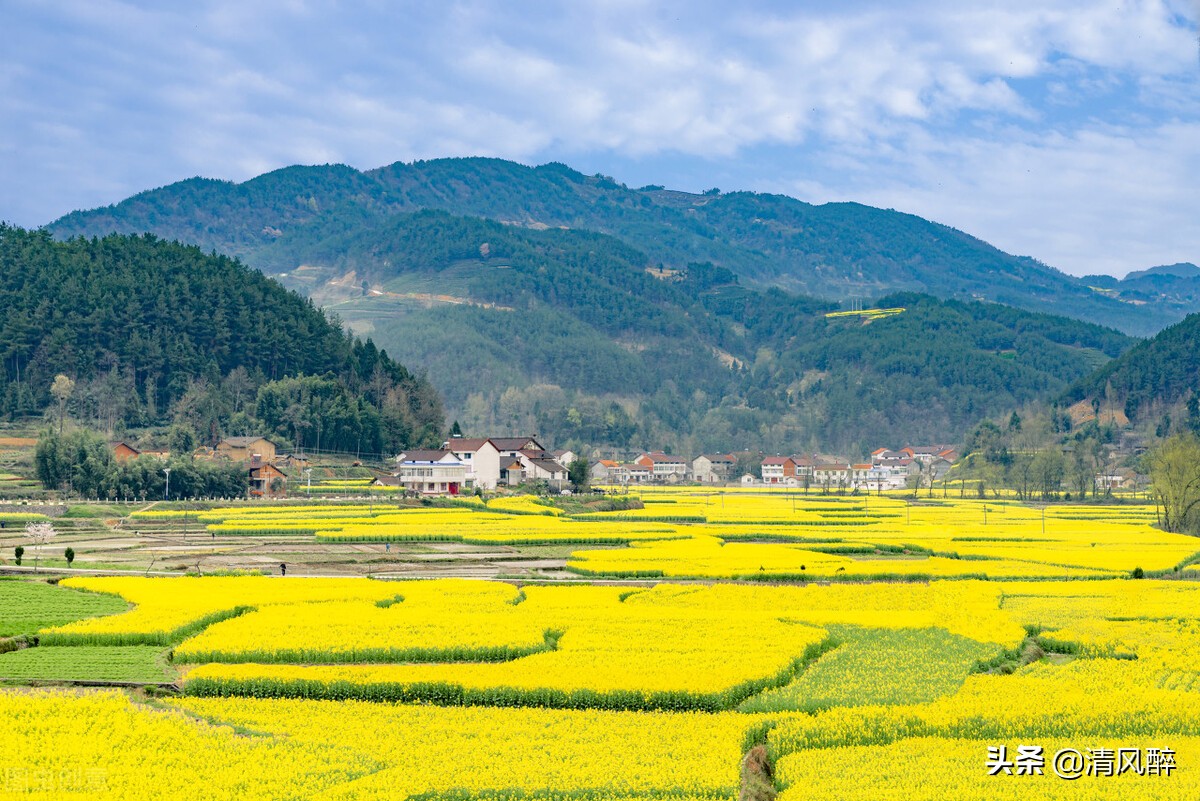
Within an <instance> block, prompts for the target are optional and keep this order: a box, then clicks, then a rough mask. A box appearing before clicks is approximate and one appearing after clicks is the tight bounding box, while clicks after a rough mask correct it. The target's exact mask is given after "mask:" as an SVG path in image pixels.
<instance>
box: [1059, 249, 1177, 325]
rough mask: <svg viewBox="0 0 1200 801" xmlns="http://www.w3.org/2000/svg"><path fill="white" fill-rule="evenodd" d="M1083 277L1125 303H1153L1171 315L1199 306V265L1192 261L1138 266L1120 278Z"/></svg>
mask: <svg viewBox="0 0 1200 801" xmlns="http://www.w3.org/2000/svg"><path fill="white" fill-rule="evenodd" d="M1081 280H1083V281H1084V282H1085V283H1087V284H1088V285H1089V286H1091V287H1093V289H1094V290H1095V291H1096V292H1100V293H1103V294H1105V295H1107V296H1109V297H1111V298H1113V299H1116V300H1119V301H1121V302H1123V303H1129V304H1135V305H1141V306H1147V307H1154V308H1157V309H1159V310H1162V311H1163V312H1164V313H1167V314H1169V315H1172V316H1179V317H1181V316H1184V315H1187V314H1190V313H1192V312H1195V311H1198V310H1200V267H1197V266H1196V265H1195V264H1192V263H1191V262H1181V263H1179V264H1164V265H1161V266H1158V267H1151V268H1149V269H1147V270H1137V271H1135V272H1131V273H1129V274H1128V275H1126V276H1125V277H1124V278H1121V279H1117V278H1114V277H1113V276H1110V275H1089V276H1085V277H1084V278H1083V279H1081Z"/></svg>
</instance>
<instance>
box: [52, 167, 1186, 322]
mask: <svg viewBox="0 0 1200 801" xmlns="http://www.w3.org/2000/svg"><path fill="white" fill-rule="evenodd" d="M421 209H438V210H443V211H447V212H450V213H452V214H456V215H463V216H477V217H485V218H489V219H495V220H499V221H502V222H506V223H509V224H515V225H521V226H527V227H535V228H538V227H550V228H554V227H567V228H574V229H587V230H593V231H597V232H600V233H607V234H610V235H612V236H616V237H617V238H620V239H622V240H623V241H625V242H626V243H628V244H631V245H633V246H635V247H637V248H638V249H639V250H641V251H642V252H644V253H645V254H646V256H647V258H648V259H649V260H650V261H651V262H652V263H654V264H660V265H662V266H664V267H666V268H668V269H682V268H684V267H686V265H687V264H688V263H692V262H712V263H713V264H716V265H718V266H722V267H726V268H728V269H731V270H733V271H734V272H735V273H737V274H738V275H739V276H740V277H741V278H742V280H743V281H744V282H747V283H749V284H751V285H756V286H764V287H765V286H772V285H776V286H781V287H784V288H787V289H789V290H791V291H793V292H798V293H803V294H808V295H813V296H817V297H821V298H824V299H827V300H835V301H839V302H842V301H846V300H849V299H866V298H870V297H877V296H879V295H883V294H887V293H888V292H895V291H920V292H926V293H929V294H932V295H934V296H937V297H942V298H947V299H979V300H988V301H993V302H1001V303H1005V304H1007V305H1014V306H1017V307H1019V308H1025V309H1028V310H1032V311H1050V312H1054V313H1061V314H1067V315H1068V316H1074V317H1076V318H1078V319H1086V320H1089V321H1095V322H1100V323H1102V324H1106V325H1110V326H1112V327H1117V328H1120V329H1121V330H1124V331H1126V333H1132V334H1137V335H1148V334H1152V333H1154V332H1156V331H1157V330H1160V329H1161V328H1162V327H1164V326H1166V325H1168V324H1170V323H1172V322H1175V321H1177V320H1178V319H1179V318H1181V317H1182V316H1183V313H1182V310H1180V309H1177V308H1166V309H1159V308H1158V307H1157V306H1155V305H1154V304H1148V303H1142V302H1139V303H1130V302H1124V301H1122V300H1121V299H1120V298H1116V297H1110V296H1109V295H1108V294H1106V293H1105V292H1102V291H1096V290H1095V289H1093V288H1091V287H1089V286H1088V285H1087V284H1086V283H1084V282H1083V281H1081V280H1080V279H1076V278H1073V277H1071V276H1068V275H1066V274H1064V273H1062V272H1060V271H1057V270H1055V269H1053V268H1051V267H1048V266H1046V265H1044V264H1042V263H1040V262H1038V261H1036V260H1034V259H1031V258H1028V257H1018V256H1012V255H1009V254H1006V253H1004V252H1003V251H1000V250H999V249H997V248H995V247H993V246H991V245H989V244H987V243H986V242H983V241H982V240H979V239H977V238H975V237H972V236H970V235H969V234H966V233H964V232H962V231H958V230H957V229H954V228H950V227H948V226H944V225H941V224H939V223H936V222H932V221H929V220H924V219H923V218H920V217H917V216H916V215H911V214H906V213H904V212H898V211H893V210H885V209H876V208H873V207H870V206H865V205H862V204H857V203H826V204H821V205H813V204H809V203H805V202H804V201H801V200H797V199H795V198H790V197H787V196H783V195H769V194H755V193H749V192H730V193H724V194H722V193H707V194H699V195H697V194H691V193H686V192H679V191H677V190H668V189H659V188H656V187H647V188H644V189H630V188H629V187H626V186H625V185H624V184H621V183H619V182H617V181H616V180H614V179H612V178H609V177H607V176H602V175H594V176H586V175H583V174H582V173H579V172H577V171H575V170H573V169H571V168H570V167H568V166H566V165H563V164H560V163H554V162H552V163H549V164H544V165H539V166H536V167H528V166H524V165H520V164H517V163H515V162H510V161H504V160H501V159H483V158H469V159H435V160H430V161H417V162H411V163H404V162H395V163H393V164H390V165H385V166H383V167H378V168H375V169H372V170H366V171H359V170H356V169H354V168H351V167H348V166H345V165H326V166H319V167H306V166H293V167H285V168H282V169H280V170H275V171H272V172H269V173H266V174H264V175H261V176H258V177H256V178H253V179H250V180H249V181H245V182H243V183H240V184H235V183H232V182H223V181H214V180H212V179H200V178H193V179H188V180H186V181H181V182H177V183H175V184H171V185H168V186H166V187H161V188H159V189H153V190H148V191H146V192H142V193H138V194H137V195H135V196H133V197H132V198H129V199H127V200H126V201H122V202H121V203H118V204H114V205H112V206H108V207H104V208H102V209H97V210H92V211H78V212H72V213H71V214H68V215H66V216H64V217H62V218H60V219H59V220H56V221H54V222H53V223H51V224H49V225H48V226H47V228H48V229H49V230H50V231H51V232H52V233H53V234H54V235H55V236H57V237H60V238H65V237H69V236H74V235H85V236H92V235H99V234H103V233H109V232H117V233H141V232H143V231H149V232H152V233H156V234H158V235H159V236H163V237H167V238H175V239H179V240H180V241H184V242H188V243H192V244H197V245H200V246H201V247H202V248H205V249H212V250H217V251H218V252H223V253H227V254H229V255H233V256H237V257H239V258H242V259H243V260H245V261H246V262H247V263H248V264H250V265H251V266H254V267H258V268H259V269H262V270H264V271H266V272H268V273H275V274H278V273H280V272H287V271H290V270H291V269H294V268H295V267H296V266H298V264H299V262H298V261H297V249H298V247H297V242H298V241H299V242H311V241H313V240H322V239H329V238H330V237H331V236H334V235H337V234H339V233H344V232H345V231H346V230H348V229H350V228H359V227H364V226H367V227H369V226H371V225H374V224H377V223H378V222H379V221H381V220H383V219H386V217H388V216H389V215H392V214H397V213H410V212H412V211H418V210H421ZM1198 303H1200V301H1198Z"/></svg>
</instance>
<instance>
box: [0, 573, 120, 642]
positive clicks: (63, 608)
mask: <svg viewBox="0 0 1200 801" xmlns="http://www.w3.org/2000/svg"><path fill="white" fill-rule="evenodd" d="M127 609H129V604H128V603H127V602H125V601H123V600H121V599H120V598H117V597H116V596H113V595H101V594H99V593H94V592H82V591H80V590H72V589H68V588H66V587H58V586H55V585H52V584H46V583H44V582H40V581H23V580H18V579H4V580H0V637H12V636H15V635H17V634H34V633H36V632H37V631H38V630H39V629H44V628H49V627H50V626H61V625H63V624H64V623H70V622H71V621H73V620H80V619H82V618H85V617H96V616H97V615H113V614H117V613H119V612H124V611H125V610H127Z"/></svg>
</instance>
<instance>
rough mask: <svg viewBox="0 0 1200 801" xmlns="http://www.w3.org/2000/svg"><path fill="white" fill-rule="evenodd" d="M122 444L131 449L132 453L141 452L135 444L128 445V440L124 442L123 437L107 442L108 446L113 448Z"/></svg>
mask: <svg viewBox="0 0 1200 801" xmlns="http://www.w3.org/2000/svg"><path fill="white" fill-rule="evenodd" d="M122 445H124V446H125V447H126V448H129V450H131V451H133V452H134V453H141V451H140V450H139V449H138V448H137V447H136V446H134V445H130V444H129V443H128V442H126V441H125V440H123V439H119V440H117V441H116V442H110V443H108V447H110V448H113V449H114V450H115V449H117V448H119V447H121V446H122Z"/></svg>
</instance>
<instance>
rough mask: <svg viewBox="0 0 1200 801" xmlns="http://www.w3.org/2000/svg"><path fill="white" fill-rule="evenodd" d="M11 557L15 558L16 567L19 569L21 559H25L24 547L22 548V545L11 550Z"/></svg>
mask: <svg viewBox="0 0 1200 801" xmlns="http://www.w3.org/2000/svg"><path fill="white" fill-rule="evenodd" d="M13 556H15V557H16V560H17V567H20V566H21V559H23V558H24V557H25V546H24V545H18V546H17V547H16V548H13Z"/></svg>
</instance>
